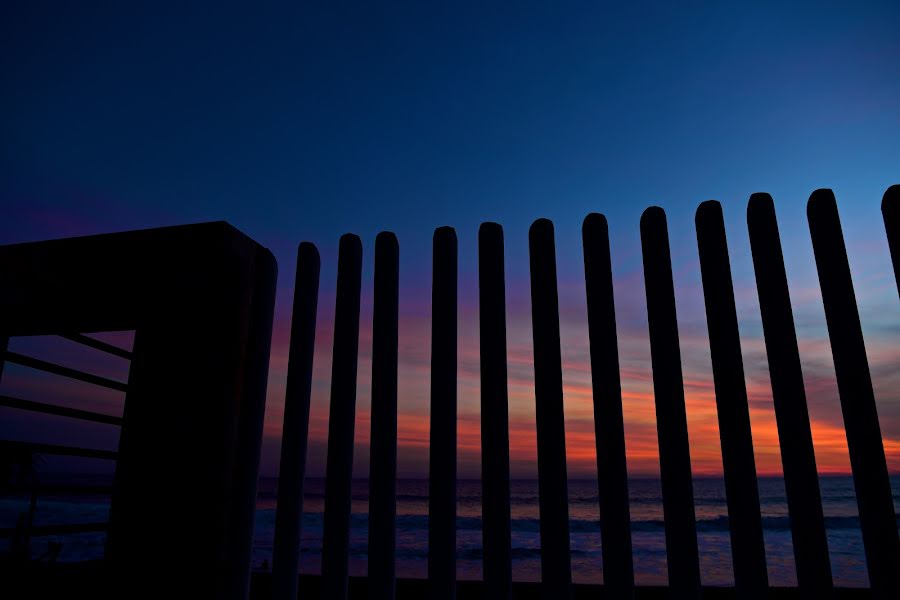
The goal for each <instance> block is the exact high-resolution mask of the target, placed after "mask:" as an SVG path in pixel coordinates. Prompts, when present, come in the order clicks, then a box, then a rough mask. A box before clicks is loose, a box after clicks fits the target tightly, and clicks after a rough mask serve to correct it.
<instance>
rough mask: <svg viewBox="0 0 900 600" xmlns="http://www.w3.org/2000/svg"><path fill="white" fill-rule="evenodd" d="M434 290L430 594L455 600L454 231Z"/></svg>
mask: <svg viewBox="0 0 900 600" xmlns="http://www.w3.org/2000/svg"><path fill="white" fill-rule="evenodd" d="M433 243H434V254H433V258H432V260H433V275H432V277H433V283H432V288H431V444H430V448H429V453H430V457H429V475H428V580H429V581H428V590H429V597H430V598H432V600H454V599H455V598H456V344H457V342H456V322H457V321H456V320H457V314H456V303H457V264H456V261H457V258H456V257H457V245H456V232H455V231H454V230H453V228H452V227H441V228H439V229H437V230H435V232H434V241H433Z"/></svg>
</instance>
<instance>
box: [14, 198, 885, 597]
mask: <svg viewBox="0 0 900 600" xmlns="http://www.w3.org/2000/svg"><path fill="white" fill-rule="evenodd" d="M882 210H883V214H884V224H885V228H886V232H887V236H888V241H889V244H890V248H891V254H892V259H893V261H894V267H895V275H897V267H898V265H900V187H898V186H894V187H892V188H890V189H889V190H888V191H887V192H886V193H885V196H884V200H883V204H882ZM808 220H809V228H810V234H811V238H812V244H813V249H814V252H815V259H816V267H817V271H818V275H819V281H820V284H821V289H822V298H823V302H824V306H825V314H826V319H827V326H828V333H829V337H830V340H831V345H832V352H833V357H834V364H835V370H836V375H837V381H838V388H839V392H840V401H841V408H842V411H843V417H844V423H845V424H846V433H847V442H848V446H849V451H850V461H851V466H852V471H853V481H854V487H855V493H856V498H857V503H858V508H859V515H860V527H861V530H862V539H863V545H864V548H865V556H866V564H867V570H868V576H869V580H870V583H871V589H869V590H835V589H834V588H833V582H832V575H831V570H830V563H829V556H828V544H827V538H826V535H825V524H824V517H823V512H822V501H821V494H820V491H819V482H818V475H817V470H816V464H815V455H814V452H813V445H812V435H811V431H810V422H809V414H808V410H807V403H806V396H805V391H804V387H803V376H802V371H801V367H800V358H799V351H798V347H797V337H796V330H795V327H794V322H793V314H792V310H791V302H790V296H789V291H788V285H787V279H786V275H785V269H784V261H783V257H782V251H781V242H780V238H779V233H778V225H777V222H776V218H775V211H774V205H773V202H772V199H771V198H770V197H769V196H768V195H765V194H754V195H753V196H752V197H751V199H750V202H749V205H748V209H747V223H748V227H749V234H750V242H751V248H752V254H753V264H754V269H755V273H756V278H757V287H758V293H759V302H760V309H761V312H762V322H763V330H764V336H765V343H766V351H767V355H768V362H769V365H770V374H771V381H772V390H773V397H774V405H775V414H776V419H777V426H778V433H779V440H780V444H781V453H782V461H783V466H784V478H785V487H786V496H787V504H788V510H789V515H790V526H791V532H792V540H793V549H794V557H795V562H796V565H797V580H798V587H797V588H793V589H781V588H772V587H770V585H769V582H768V576H767V572H766V556H765V548H764V545H763V543H762V521H761V513H760V502H759V491H758V482H757V475H756V467H755V463H754V455H753V445H752V437H751V432H750V421H749V410H748V403H747V391H746V384H745V381H744V373H743V362H742V361H743V359H742V355H741V347H740V336H739V331H738V317H737V313H736V308H735V300H734V290H733V285H732V280H731V268H730V264H729V259H728V248H727V240H726V236H725V227H724V220H723V217H722V209H721V206H720V205H719V204H718V203H717V202H713V201H710V202H705V203H703V204H702V205H701V206H700V207H699V208H698V210H697V214H696V233H697V243H698V250H699V255H700V267H701V275H702V281H703V292H704V298H705V307H706V313H707V324H708V329H709V341H710V351H711V355H712V363H713V377H714V385H715V392H716V405H717V409H718V418H719V429H720V435H721V445H722V458H723V466H724V478H725V489H726V501H727V509H728V522H729V528H730V539H731V548H732V558H733V568H734V576H735V587H734V588H731V589H723V588H703V587H701V571H700V562H699V553H698V547H697V523H696V516H695V506H694V492H693V482H692V472H691V464H690V451H689V444H688V432H687V420H686V413H685V400H684V381H683V376H682V365H681V351H680V346H679V336H678V326H677V315H676V307H675V294H674V282H673V276H672V264H671V257H670V250H669V241H668V224H667V221H666V215H665V213H664V211H663V210H662V209H661V208H658V207H651V208H648V209H647V210H646V211H645V212H644V214H643V216H642V218H641V223H640V228H641V243H642V250H643V261H644V278H645V287H646V293H647V312H648V315H647V317H648V325H649V334H650V347H651V359H652V368H653V386H654V395H655V403H656V415H657V428H658V436H659V448H660V467H661V483H662V500H663V507H664V516H665V533H666V547H667V563H668V574H669V585H668V586H667V587H665V588H649V587H635V585H634V568H633V560H632V543H631V525H630V523H631V521H630V516H629V506H628V482H627V467H626V456H625V445H624V426H623V411H622V394H621V381H620V374H619V368H618V348H617V335H616V322H615V307H614V299H613V294H612V270H611V260H610V254H609V235H608V230H607V223H606V219H605V218H604V217H603V216H602V215H599V214H592V215H589V216H588V217H587V218H586V219H585V221H584V228H583V232H582V233H583V242H584V261H585V264H584V266H585V280H586V291H587V303H588V318H589V336H590V353H591V368H592V379H593V392H594V398H593V401H594V417H595V427H596V443H597V461H598V465H597V467H598V475H599V493H598V498H599V508H600V514H601V520H600V534H601V539H602V548H603V562H604V564H605V565H607V570H606V572H605V573H604V575H605V581H606V585H604V586H582V585H573V584H572V576H571V556H570V535H569V519H568V492H567V477H566V448H565V431H564V415H563V393H562V376H561V347H560V335H559V309H558V295H557V282H556V256H555V239H554V230H553V225H552V223H551V222H550V221H547V220H545V219H539V220H538V221H536V222H535V223H534V224H533V225H532V227H531V230H530V233H529V250H530V265H531V306H532V326H533V334H534V376H535V402H536V414H537V441H538V475H539V480H538V487H539V512H540V540H541V580H542V583H540V584H530V583H514V582H513V581H512V570H511V531H510V478H509V437H508V435H509V432H508V410H509V409H508V392H507V363H506V297H505V294H506V290H505V283H504V247H503V231H502V228H501V227H500V225H497V224H495V223H485V224H483V225H482V226H481V229H480V231H479V238H478V250H479V302H480V304H479V320H480V344H481V347H480V350H481V353H480V361H481V418H482V423H481V432H482V479H483V489H482V528H483V540H484V541H483V545H484V563H483V573H484V581H483V582H466V581H456V564H455V560H456V559H455V552H454V548H455V539H456V530H455V523H456V499H457V498H456V472H455V463H456V444H455V438H456V418H455V417H456V406H457V397H456V385H455V381H456V370H457V364H456V354H457V346H456V344H457V341H456V331H457V329H456V327H457V322H456V319H457V314H456V312H457V311H456V308H457V298H456V296H457V243H456V235H455V232H454V231H453V230H452V229H451V228H446V227H444V228H440V229H438V230H437V231H436V232H435V235H434V272H433V277H434V284H433V294H434V296H433V306H432V309H433V313H432V314H433V321H432V347H431V376H432V408H431V447H430V460H431V473H430V480H429V502H430V504H429V513H430V517H431V519H430V521H429V538H428V540H429V541H428V543H429V552H428V578H427V580H396V578H395V570H396V565H395V561H396V556H395V547H396V524H395V518H396V502H397V498H396V457H397V339H398V338H397V327H398V303H399V299H398V281H399V272H398V271H399V244H398V241H397V239H396V237H395V236H394V235H393V234H391V233H386V232H385V233H381V234H379V235H378V238H377V240H376V244H375V260H374V262H375V285H374V296H375V297H374V312H373V319H374V322H373V340H372V354H373V366H372V381H371V387H372V420H371V426H372V431H371V440H372V447H371V456H370V459H371V463H370V471H369V482H370V490H369V515H370V518H369V519H368V524H369V531H368V569H367V571H368V577H367V578H363V579H360V578H355V577H349V576H348V544H349V534H350V515H351V512H350V511H351V483H352V481H351V477H352V464H353V440H354V423H355V417H356V388H357V364H358V353H359V319H360V304H361V302H360V290H361V273H362V261H363V249H362V243H361V241H360V239H359V238H358V237H357V236H355V235H351V234H348V235H345V236H344V237H343V238H341V242H340V251H339V259H338V276H337V291H336V295H335V296H336V304H335V313H334V314H335V318H334V350H333V357H332V381H331V407H330V418H329V435H328V456H327V475H326V490H325V509H324V526H323V549H322V574H321V576H315V577H312V576H303V577H300V578H299V579H298V576H297V563H298V556H299V540H300V533H301V532H300V527H301V523H302V519H301V516H302V513H303V505H302V502H303V481H304V468H305V462H306V449H307V434H308V425H309V401H310V390H311V384H312V374H313V348H314V342H315V331H316V310H317V296H318V289H319V268H320V265H319V255H318V252H317V251H316V249H315V247H314V246H312V245H311V244H307V243H304V244H301V245H300V247H299V250H298V260H297V278H296V281H297V287H296V289H295V297H294V314H293V322H292V328H291V342H290V352H289V363H288V380H287V391H286V398H285V423H284V431H285V440H284V443H283V445H282V456H281V473H280V476H279V477H280V485H279V496H278V512H277V517H276V525H277V529H276V533H275V540H274V552H273V563H272V568H273V572H272V574H271V575H269V574H258V575H254V576H253V577H252V579H253V581H252V585H251V576H250V543H251V534H252V516H253V509H254V499H255V495H256V481H257V469H258V462H259V451H260V443H261V427H262V416H263V410H264V399H265V386H266V375H267V368H268V351H269V342H270V339H271V327H272V311H273V305H274V288H275V263H274V259H273V258H272V256H271V254H270V253H268V251H266V250H265V249H263V248H262V247H260V246H259V245H257V244H256V243H255V242H253V241H252V240H249V239H248V238H246V237H245V236H243V235H242V234H240V233H239V232H237V231H235V230H234V229H232V228H231V227H229V226H228V225H226V224H222V223H218V224H216V223H214V224H205V225H196V226H188V227H175V228H168V229H160V230H150V231H144V232H132V233H123V234H114V235H109V236H94V237H89V238H75V239H71V240H59V241H53V242H38V243H35V244H21V245H15V246H6V247H0V290H2V292H3V294H2V296H0V344H2V346H3V348H4V349H5V348H6V341H7V338H8V337H9V336H16V335H34V334H65V335H67V336H69V337H70V339H72V338H73V336H76V335H78V334H74V333H72V332H91V331H100V330H111V329H134V330H135V331H136V333H135V344H134V350H133V353H131V354H129V358H130V359H131V360H132V366H131V372H130V375H129V380H128V382H127V384H124V383H122V382H112V381H109V380H104V379H103V378H98V377H96V376H91V375H88V374H84V373H80V372H76V371H73V370H71V369H66V368H64V367H60V366H58V365H53V364H51V363H47V362H45V361H40V360H36V359H33V358H30V357H24V356H21V355H17V354H15V353H12V352H9V351H4V355H3V356H4V360H5V361H7V362H17V363H18V364H21V365H25V366H28V367H31V368H36V369H41V370H45V371H49V372H53V373H56V374H58V375H62V376H64V377H71V378H75V379H81V380H82V381H87V382H89V383H93V384H95V385H105V386H107V387H112V388H113V389H119V390H121V391H124V392H125V393H126V402H125V413H124V415H123V418H122V420H121V426H122V436H121V442H120V447H119V451H118V452H104V451H97V450H85V449H77V448H64V447H60V446H52V445H48V444H25V445H24V446H22V444H21V443H16V444H18V445H16V444H11V443H9V442H4V444H5V445H4V446H2V448H3V449H8V450H11V449H15V450H16V451H21V450H22V449H23V448H24V449H26V450H29V451H33V452H45V453H51V454H52V453H58V454H66V453H68V454H75V455H81V456H92V457H94V458H101V459H109V460H117V468H116V479H115V485H114V487H113V496H112V512H111V516H110V522H109V525H108V544H107V553H106V558H105V561H104V562H103V563H98V564H92V563H87V564H80V565H53V566H46V565H42V564H38V563H33V564H32V563H27V564H25V565H24V566H21V567H20V568H18V569H12V568H11V563H9V562H8V563H6V565H5V567H4V568H6V570H7V572H6V573H5V575H7V577H6V578H4V581H5V582H7V583H6V585H7V586H8V587H12V588H13V589H15V586H19V588H18V590H17V591H19V592H22V593H26V594H31V595H35V594H47V595H55V594H61V595H64V592H66V591H69V590H74V589H79V588H80V587H81V586H87V587H89V588H90V589H93V590H95V591H98V593H101V594H102V593H108V594H109V595H111V596H113V597H130V596H134V595H145V594H155V595H157V596H162V595H171V594H172V593H175V594H176V595H177V596H187V597H217V598H246V597H247V595H248V594H250V595H251V596H252V597H254V598H276V599H280V600H289V599H290V600H293V599H294V598H296V597H297V595H298V591H299V593H300V595H301V597H321V598H323V599H326V600H340V599H342V598H347V597H353V598H366V597H368V598H379V599H382V598H383V599H390V598H394V597H401V598H420V597H425V596H428V597H430V598H435V599H439V598H441V599H444V598H445V599H452V598H454V597H460V598H469V597H482V596H483V597H486V598H490V599H491V600H494V599H503V598H513V597H515V598H532V597H538V596H540V597H542V598H570V597H576V598H581V597H585V598H586V597H616V598H628V597H632V596H634V597H638V598H656V597H679V598H691V597H700V596H702V597H706V598H718V597H722V598H731V597H741V598H747V597H759V596H765V595H769V596H771V597H786V598H800V597H804V598H806V597H829V596H836V597H877V598H897V597H900V539H898V535H897V521H896V515H895V513H894V507H893V498H892V494H891V488H890V481H889V478H888V471H887V463H886V460H885V455H884V448H883V444H882V437H881V431H880V426H879V422H878V415H877V411H876V404H875V397H874V392H873V387H872V380H871V376H870V373H869V367H868V362H867V359H866V354H865V346H864V341H863V337H862V329H861V326H860V320H859V313H858V309H857V305H856V299H855V295H854V290H853V284H852V278H851V273H850V268H849V262H848V258H847V252H846V248H845V245H844V240H843V234H842V232H841V226H840V220H839V217H838V212H837V205H836V202H835V199H834V196H833V194H832V193H831V192H830V191H829V190H818V191H816V192H814V193H813V194H812V196H811V198H810V200H809V204H808ZM76 339H77V338H76ZM81 343H86V344H88V345H91V344H92V342H91V338H88V339H86V340H81ZM98 343H99V342H97V340H93V344H94V345H95V347H96V344H98ZM107 351H112V352H115V349H109V348H107ZM0 369H2V362H0ZM0 374H2V370H0ZM39 404H40V403H31V404H28V403H23V401H21V400H17V399H10V400H8V401H6V406H10V407H14V408H19V409H23V410H36V411H38V412H49V413H51V414H60V413H59V410H60V409H58V408H53V407H52V406H49V405H39ZM54 411H56V412H55V413H54ZM82 413H84V414H75V413H70V414H68V415H67V416H69V417H72V418H82V419H83V418H87V419H94V420H97V419H98V418H99V417H97V416H96V415H91V414H88V413H85V412H84V411H82ZM116 424H117V423H116ZM197 465H202V468H198V467H197ZM161 482H165V485H161ZM169 487H171V488H175V489H179V490H181V493H182V494H186V495H188V496H190V497H191V498H192V499H193V501H194V502H195V503H196V505H197V507H198V508H199V510H197V511H182V510H180V507H179V506H178V502H176V501H175V500H174V499H172V498H171V497H169V496H168V495H167V492H166V490H167V488H169ZM188 530H189V531H192V532H193V535H194V538H193V539H195V540H198V541H197V542H196V543H192V544H191V545H190V548H187V547H180V546H179V545H177V544H176V543H175V540H176V539H177V533H178V532H181V531H188ZM160 557H165V559H164V560H162V561H161V560H160Z"/></svg>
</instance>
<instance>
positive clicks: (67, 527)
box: [0, 334, 131, 539]
mask: <svg viewBox="0 0 900 600" xmlns="http://www.w3.org/2000/svg"><path fill="white" fill-rule="evenodd" d="M59 337H62V338H65V339H67V340H70V341H73V342H76V343H78V344H81V345H83V346H87V347H90V348H93V349H95V350H100V351H102V352H106V353H107V354H111V355H114V356H117V357H119V358H124V359H128V360H130V359H131V352H129V351H127V350H124V349H122V348H119V347H117V346H114V345H112V344H108V343H106V342H103V341H101V340H98V339H96V338H93V337H89V336H86V335H81V334H64V335H61V336H59ZM8 342H9V340H8V339H6V338H5V339H4V340H3V341H2V343H0V346H2V353H0V377H2V374H3V366H4V364H5V363H13V364H18V365H21V366H24V367H28V368H30V369H35V370H39V371H43V372H45V373H52V374H55V375H59V376H62V377H67V378H69V379H74V380H77V381H82V382H86V383H90V384H93V385H97V386H102V387H106V388H109V389H112V390H117V391H120V392H127V391H128V385H127V384H126V383H123V382H120V381H115V380H112V379H107V378H105V377H100V376H98V375H94V374H92V373H86V372H84V371H80V370H77V369H72V368H69V367H65V366H62V365H58V364H55V363H52V362H49V361H45V360H41V359H37V358H33V357H30V356H26V355H23V354H19V353H16V352H11V351H9V350H8V349H7V348H8ZM0 406H2V407H6V408H12V409H16V410H21V411H28V412H34V413H41V414H47V415H54V416H58V417H66V418H69V419H75V420H79V421H91V422H94V423H102V424H105V425H113V426H118V427H121V425H122V418H121V417H117V416H114V415H108V414H103V413H98V412H93V411H88V410H81V409H75V408H69V407H66V406H59V405H56V404H48V403H44V402H36V401H33V400H24V399H21V398H14V397H11V396H6V395H0ZM36 455H54V456H75V457H80V458H90V459H99V460H111V461H115V460H117V459H118V457H119V454H118V452H116V451H111V450H99V449H95V448H83V447H73V446H61V445H57V444H46V443H34V442H19V441H8V440H0V457H21V456H28V457H32V456H36ZM31 485H32V486H34V487H35V489H34V490H33V494H34V495H33V501H34V502H36V501H37V499H38V498H39V497H40V496H41V495H45V494H51V493H67V494H96V493H102V494H107V495H108V494H111V493H112V486H46V485H41V484H40V483H39V482H32V483H31ZM106 528H107V524H106V523H66V524H58V525H44V526H34V525H32V524H31V523H30V522H29V523H27V524H26V527H25V530H24V531H22V532H21V533H23V534H24V535H25V536H26V539H30V538H31V537H36V536H52V535H72V534H79V533H96V532H100V531H106ZM16 534H17V528H15V527H4V528H0V539H9V538H12V537H13V536H14V535H16Z"/></svg>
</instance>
